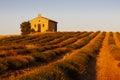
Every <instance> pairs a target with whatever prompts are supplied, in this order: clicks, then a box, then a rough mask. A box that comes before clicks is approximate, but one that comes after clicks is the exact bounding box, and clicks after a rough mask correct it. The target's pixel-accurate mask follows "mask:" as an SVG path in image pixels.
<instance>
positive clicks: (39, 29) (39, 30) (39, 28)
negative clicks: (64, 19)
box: [38, 24, 41, 32]
mask: <svg viewBox="0 0 120 80" xmlns="http://www.w3.org/2000/svg"><path fill="white" fill-rule="evenodd" d="M38 32H41V25H40V24H38Z"/></svg>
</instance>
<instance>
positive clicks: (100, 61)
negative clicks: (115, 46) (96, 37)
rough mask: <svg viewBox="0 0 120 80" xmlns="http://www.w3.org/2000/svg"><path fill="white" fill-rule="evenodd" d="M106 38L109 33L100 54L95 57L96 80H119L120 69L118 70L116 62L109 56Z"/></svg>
mask: <svg viewBox="0 0 120 80" xmlns="http://www.w3.org/2000/svg"><path fill="white" fill-rule="evenodd" d="M108 37H109V33H107V34H106V37H105V39H104V41H103V45H102V48H101V51H100V54H99V55H98V57H97V62H96V71H97V74H96V76H97V77H96V78H97V79H96V80H120V68H118V66H117V64H118V63H117V61H116V60H114V58H113V57H112V56H111V54H110V50H109V45H108ZM114 39H115V38H114Z"/></svg>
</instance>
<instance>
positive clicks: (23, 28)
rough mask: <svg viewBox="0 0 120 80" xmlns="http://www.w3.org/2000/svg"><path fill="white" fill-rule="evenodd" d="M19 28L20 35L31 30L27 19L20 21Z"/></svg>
mask: <svg viewBox="0 0 120 80" xmlns="http://www.w3.org/2000/svg"><path fill="white" fill-rule="evenodd" d="M20 28H21V34H22V35H27V34H30V32H31V25H30V22H29V21H27V22H22V23H21V24H20Z"/></svg>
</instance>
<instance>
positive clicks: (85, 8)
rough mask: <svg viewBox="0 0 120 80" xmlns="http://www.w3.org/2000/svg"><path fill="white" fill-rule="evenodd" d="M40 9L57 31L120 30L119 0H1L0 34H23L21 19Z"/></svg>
mask: <svg viewBox="0 0 120 80" xmlns="http://www.w3.org/2000/svg"><path fill="white" fill-rule="evenodd" d="M38 13H41V14H42V15H43V16H44V17H47V18H50V19H53V20H56V21H57V22H58V31H97V30H101V31H120V28H119V27H120V0H0V35H2V34H20V23H22V22H23V21H28V20H30V19H33V18H35V17H36V16H37V15H38Z"/></svg>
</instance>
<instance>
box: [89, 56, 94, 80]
mask: <svg viewBox="0 0 120 80" xmlns="http://www.w3.org/2000/svg"><path fill="white" fill-rule="evenodd" d="M87 78H88V79H87V80H96V58H93V57H92V58H91V60H90V61H89V63H88V77H87Z"/></svg>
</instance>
